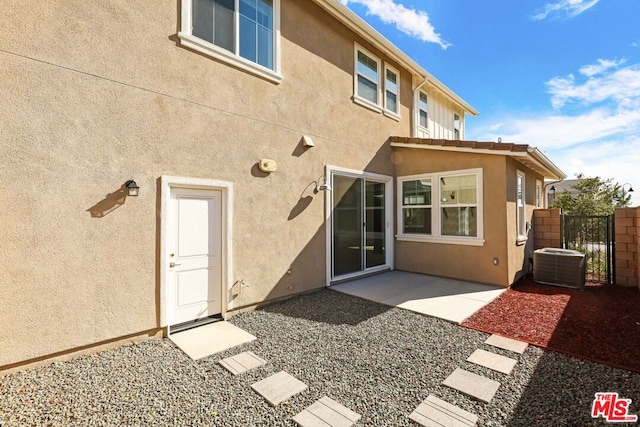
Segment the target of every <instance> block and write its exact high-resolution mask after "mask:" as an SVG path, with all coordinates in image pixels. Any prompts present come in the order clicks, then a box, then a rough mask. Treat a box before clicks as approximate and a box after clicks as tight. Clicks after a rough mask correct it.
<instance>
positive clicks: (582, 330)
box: [462, 279, 640, 372]
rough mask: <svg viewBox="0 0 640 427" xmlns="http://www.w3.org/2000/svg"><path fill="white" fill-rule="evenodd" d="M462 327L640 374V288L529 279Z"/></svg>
mask: <svg viewBox="0 0 640 427" xmlns="http://www.w3.org/2000/svg"><path fill="white" fill-rule="evenodd" d="M462 326H465V327H468V328H471V329H476V330H479V331H482V332H488V333H496V334H500V335H503V336H506V337H509V338H515V339H518V340H521V341H526V342H528V343H529V344H533V345H536V346H538V347H542V348H545V349H547V350H553V351H559V352H562V353H566V354H569V355H572V356H575V357H579V358H582V359H587V360H591V361H594V362H598V363H604V364H606V365H610V366H614V367H617V368H622V369H628V370H630V371H635V372H640V292H638V289H637V288H623V287H621V286H615V285H603V284H598V283H587V287H586V289H585V290H584V291H582V292H581V291H579V290H577V289H569V288H562V287H557V286H549V285H541V284H537V283H534V282H533V281H532V280H531V279H526V280H523V281H522V282H521V283H519V284H518V285H516V286H514V287H512V288H510V289H507V291H506V292H504V293H503V294H502V295H501V296H500V297H499V298H497V299H496V300H494V301H493V302H491V303H490V304H488V305H487V306H485V307H484V308H483V309H481V310H480V311H478V312H477V313H475V314H474V315H473V316H471V317H469V318H468V319H466V320H465V321H464V322H463V323H462Z"/></svg>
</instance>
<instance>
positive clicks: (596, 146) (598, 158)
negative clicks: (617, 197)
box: [550, 137, 640, 206]
mask: <svg viewBox="0 0 640 427" xmlns="http://www.w3.org/2000/svg"><path fill="white" fill-rule="evenodd" d="M638 147H640V137H630V138H624V139H615V138H614V139H611V140H604V141H598V142H596V143H593V144H581V145H579V146H574V147H570V148H567V149H564V150H557V151H554V152H553V153H552V154H551V155H550V158H551V159H552V161H553V162H554V163H555V164H556V165H557V166H558V167H559V168H560V169H561V170H562V171H564V172H565V173H566V174H567V177H568V178H574V177H575V175H576V174H577V173H580V172H582V173H584V174H585V175H586V176H599V177H601V178H604V179H609V178H612V179H613V180H614V181H615V182H617V183H619V184H625V183H629V184H631V186H632V187H633V188H634V190H635V191H634V192H633V193H631V195H632V200H631V202H632V203H631V204H632V206H640V191H638V190H640V179H638V172H637V170H638V164H639V162H640V150H638Z"/></svg>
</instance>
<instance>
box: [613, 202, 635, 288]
mask: <svg viewBox="0 0 640 427" xmlns="http://www.w3.org/2000/svg"><path fill="white" fill-rule="evenodd" d="M615 221H616V223H615V233H616V251H615V257H616V284H617V285H621V286H628V287H636V286H637V287H638V288H639V289H640V281H639V280H638V267H639V266H638V252H640V207H635V208H618V209H616V217H615Z"/></svg>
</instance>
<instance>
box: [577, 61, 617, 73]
mask: <svg viewBox="0 0 640 427" xmlns="http://www.w3.org/2000/svg"><path fill="white" fill-rule="evenodd" d="M626 61H627V60H626V59H620V60H618V61H616V60H615V59H613V60H608V59H598V63H597V64H591V65H585V66H584V67H582V68H580V74H584V75H585V76H587V77H591V76H595V75H596V74H601V73H603V72H605V71H607V70H609V69H610V68H617V67H619V66H620V65H622V64H624V63H625V62H626Z"/></svg>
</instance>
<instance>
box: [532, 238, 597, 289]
mask: <svg viewBox="0 0 640 427" xmlns="http://www.w3.org/2000/svg"><path fill="white" fill-rule="evenodd" d="M586 270H587V263H586V260H585V256H584V254H583V253H582V252H578V251H573V250H570V249H557V248H544V249H538V250H535V251H533V281H534V282H537V283H543V284H545V285H555V286H565V287H568V288H576V289H580V290H581V291H582V290H584V283H585V277H586V272H587V271H586Z"/></svg>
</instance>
